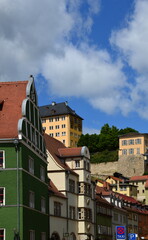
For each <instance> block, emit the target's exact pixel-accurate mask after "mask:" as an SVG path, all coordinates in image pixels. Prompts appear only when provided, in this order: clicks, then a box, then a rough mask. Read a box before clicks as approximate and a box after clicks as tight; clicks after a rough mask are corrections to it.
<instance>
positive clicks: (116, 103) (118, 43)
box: [0, 0, 148, 133]
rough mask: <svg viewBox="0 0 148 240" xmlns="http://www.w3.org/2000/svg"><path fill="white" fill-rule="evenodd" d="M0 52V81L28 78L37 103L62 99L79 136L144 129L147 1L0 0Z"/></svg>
mask: <svg viewBox="0 0 148 240" xmlns="http://www.w3.org/2000/svg"><path fill="white" fill-rule="evenodd" d="M10 3H11V4H10ZM34 6H35V8H34ZM0 52H1V56H2V57H1V58H0V81H16V80H26V79H28V76H29V75H30V74H33V75H34V77H35V82H36V88H37V93H38V99H39V105H40V106H41V105H45V104H50V103H51V102H52V101H56V102H62V101H68V103H69V106H70V107H71V108H73V109H74V110H76V112H77V113H78V114H79V115H80V116H81V117H82V118H84V121H83V130H84V133H86V132H89V133H94V132H99V130H100V128H101V127H102V126H103V125H104V124H105V123H108V124H109V125H111V126H112V125H115V126H116V127H118V128H125V127H132V128H135V129H136V130H138V131H139V132H147V123H148V1H147V0H63V1H61V0H54V1H53V0H43V1H42V2H41V1H39V0H26V1H24V0H15V1H14V2H13V4H12V1H10V0H5V1H4V0H0Z"/></svg>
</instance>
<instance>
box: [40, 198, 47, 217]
mask: <svg viewBox="0 0 148 240" xmlns="http://www.w3.org/2000/svg"><path fill="white" fill-rule="evenodd" d="M41 212H43V213H45V212H46V201H45V198H44V197H41Z"/></svg>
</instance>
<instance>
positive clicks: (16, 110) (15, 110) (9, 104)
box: [0, 81, 28, 138]
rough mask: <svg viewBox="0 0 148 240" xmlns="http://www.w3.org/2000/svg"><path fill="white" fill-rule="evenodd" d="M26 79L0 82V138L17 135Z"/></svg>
mask: <svg viewBox="0 0 148 240" xmlns="http://www.w3.org/2000/svg"><path fill="white" fill-rule="evenodd" d="M27 83H28V81H22V82H21V81H20V82H0V98H1V100H0V102H1V104H3V105H2V106H1V108H0V138H16V137H18V130H17V124H18V120H19V119H20V118H21V117H22V112H21V108H22V101H23V100H24V99H25V98H26V86H27Z"/></svg>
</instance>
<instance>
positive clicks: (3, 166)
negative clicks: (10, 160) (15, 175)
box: [0, 150, 5, 168]
mask: <svg viewBox="0 0 148 240" xmlns="http://www.w3.org/2000/svg"><path fill="white" fill-rule="evenodd" d="M0 152H2V154H3V163H2V166H0V168H5V151H4V150H0Z"/></svg>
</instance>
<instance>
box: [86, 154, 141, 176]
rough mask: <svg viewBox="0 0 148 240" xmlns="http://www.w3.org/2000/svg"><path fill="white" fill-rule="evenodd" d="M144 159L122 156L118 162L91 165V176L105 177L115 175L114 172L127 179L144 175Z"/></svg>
mask: <svg viewBox="0 0 148 240" xmlns="http://www.w3.org/2000/svg"><path fill="white" fill-rule="evenodd" d="M144 168H145V167H144V157H143V156H142V155H137V156H120V158H119V160H118V161H117V162H108V163H100V164H91V174H92V175H99V176H100V177H105V176H108V175H113V173H114V172H119V173H122V174H123V175H124V176H126V177H131V176H140V175H143V173H144V171H145V169H144Z"/></svg>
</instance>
